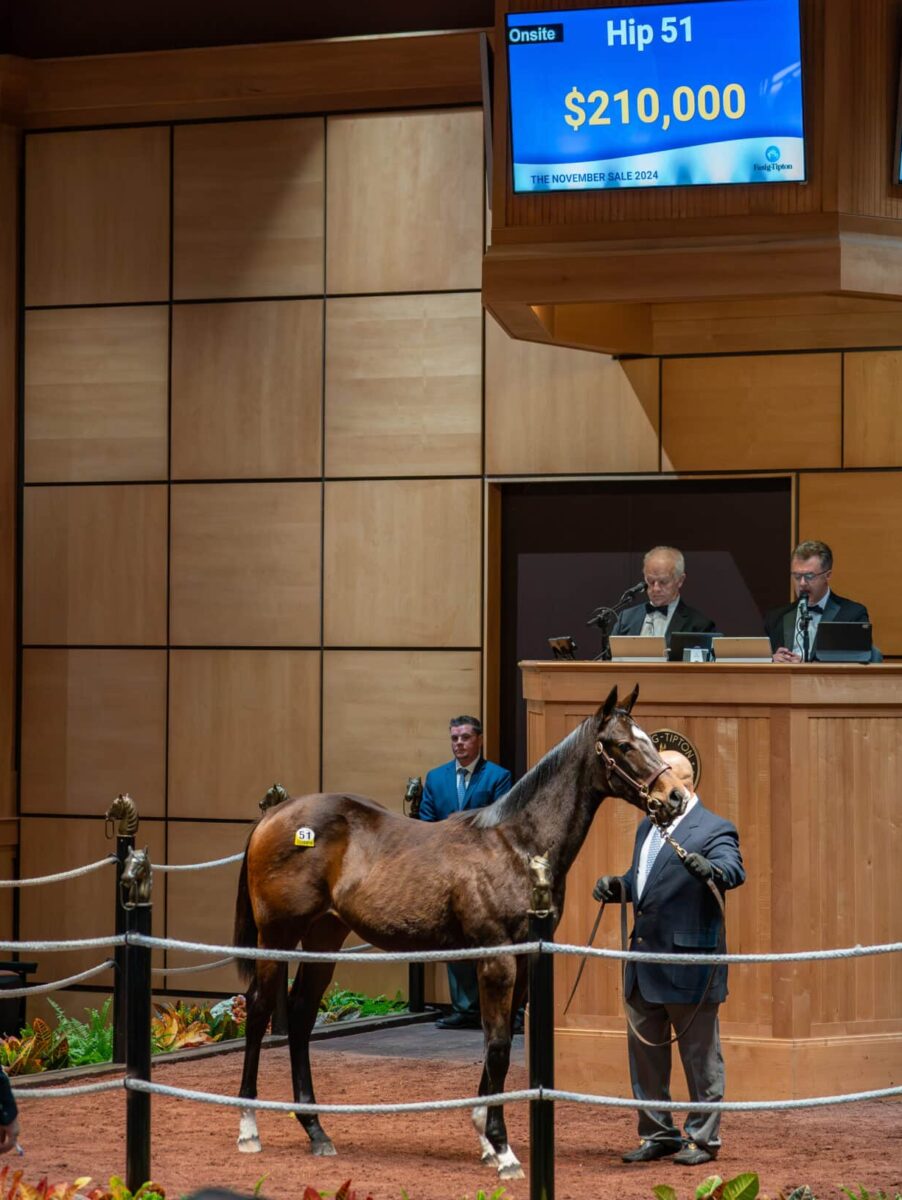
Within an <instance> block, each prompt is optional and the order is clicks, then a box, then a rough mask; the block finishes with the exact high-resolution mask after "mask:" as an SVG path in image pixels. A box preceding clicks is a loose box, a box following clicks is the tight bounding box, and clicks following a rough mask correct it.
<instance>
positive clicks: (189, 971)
mask: <svg viewBox="0 0 902 1200" xmlns="http://www.w3.org/2000/svg"><path fill="white" fill-rule="evenodd" d="M234 961H235V959H234V958H233V957H232V956H229V958H216V959H214V960H213V962H208V963H200V964H199V965H198V966H196V967H151V969H150V973H151V975H193V974H196V973H197V972H198V971H210V970H212V969H213V967H225V966H228V964H229V963H231V962H234ZM5 994H6V993H4V995H5Z"/></svg>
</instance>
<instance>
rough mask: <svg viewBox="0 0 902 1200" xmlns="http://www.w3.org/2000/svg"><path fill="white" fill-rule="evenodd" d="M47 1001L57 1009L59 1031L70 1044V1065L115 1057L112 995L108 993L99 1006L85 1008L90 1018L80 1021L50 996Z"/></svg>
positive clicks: (102, 1060)
mask: <svg viewBox="0 0 902 1200" xmlns="http://www.w3.org/2000/svg"><path fill="white" fill-rule="evenodd" d="M47 1002H48V1004H49V1005H50V1007H51V1008H52V1009H53V1011H54V1013H56V1024H57V1028H56V1031H55V1032H56V1034H57V1035H58V1036H62V1037H65V1039H66V1041H67V1042H68V1045H69V1061H68V1063H67V1066H70V1067H82V1066H86V1065H87V1064H89V1063H101V1062H110V1061H111V1060H112V1057H113V1025H112V1021H111V1020H110V1009H111V1007H112V1005H113V997H112V996H107V998H106V1000H104V1002H103V1005H102V1006H101V1008H100V1009H99V1010H98V1009H96V1008H86V1009H85V1010H84V1011H85V1013H86V1014H87V1017H88V1019H87V1021H79V1020H78V1019H77V1018H76V1017H69V1016H67V1015H66V1014H65V1013H64V1012H63V1010H62V1009H61V1008H60V1006H59V1005H58V1004H56V1003H55V1001H53V1000H50V999H49V998H48V1001H47Z"/></svg>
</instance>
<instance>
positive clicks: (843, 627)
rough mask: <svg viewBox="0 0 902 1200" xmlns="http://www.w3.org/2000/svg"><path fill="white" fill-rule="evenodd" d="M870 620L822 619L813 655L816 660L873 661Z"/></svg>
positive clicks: (815, 637) (826, 661)
mask: <svg viewBox="0 0 902 1200" xmlns="http://www.w3.org/2000/svg"><path fill="white" fill-rule="evenodd" d="M871 638H872V635H871V623H870V621H820V622H819V623H818V627H817V633H816V634H815V635H814V647H813V650H812V654H811V657H812V658H813V659H814V661H815V662H822V663H831V662H851V663H865V662H870V661H871V645H872V640H871Z"/></svg>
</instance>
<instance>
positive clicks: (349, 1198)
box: [301, 1179, 373, 1200]
mask: <svg viewBox="0 0 902 1200" xmlns="http://www.w3.org/2000/svg"><path fill="white" fill-rule="evenodd" d="M327 1197H329V1198H333V1193H332V1192H318V1191H317V1190H316V1189H315V1188H312V1187H310V1185H309V1184H308V1185H307V1187H305V1188H304V1191H303V1194H302V1195H301V1200H327ZM333 1200H373V1197H372V1195H370V1193H369V1192H367V1194H366V1196H364V1195H363V1194H362V1193H361V1192H355V1191H352V1189H351V1181H350V1179H346V1180H345V1181H344V1183H343V1184H342V1185H341V1187H340V1188H339V1189H338V1191H337V1192H335V1193H334V1198H333Z"/></svg>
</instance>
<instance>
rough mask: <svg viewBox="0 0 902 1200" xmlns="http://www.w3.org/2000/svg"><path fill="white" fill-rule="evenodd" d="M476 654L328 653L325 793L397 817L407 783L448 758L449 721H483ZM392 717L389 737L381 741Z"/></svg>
mask: <svg viewBox="0 0 902 1200" xmlns="http://www.w3.org/2000/svg"><path fill="white" fill-rule="evenodd" d="M479 680H480V669H479V652H478V651H476V650H471V651H463V652H458V653H455V652H453V651H445V652H442V651H434V650H433V651H419V652H418V651H391V650H383V651H369V652H367V651H355V650H330V651H327V652H326V654H325V657H324V661H323V788H324V790H326V791H336V792H348V791H349V792H359V793H361V794H362V795H364V796H372V797H373V799H374V800H378V801H379V803H380V804H384V805H385V806H386V808H390V809H392V810H393V811H394V812H402V811H403V805H402V803H401V802H402V799H403V796H404V788H405V785H406V783H407V780H408V778H409V777H410V776H412V775H419V776H421V778H425V776H426V772H427V771H429V770H431V769H432V768H433V767H435V766H438V765H439V763H443V762H447V761H448V760H449V759H450V757H451V744H450V742H449V740H448V721H449V720H450V719H451V717H454V716H457V715H458V714H459V713H471V714H474V715H481V714H480V711H479V705H480V684H479ZM386 713H390V714H391V726H392V736H391V737H390V738H386V737H385V720H384V719H383V717H382V716H380V715H379V714H386Z"/></svg>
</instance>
